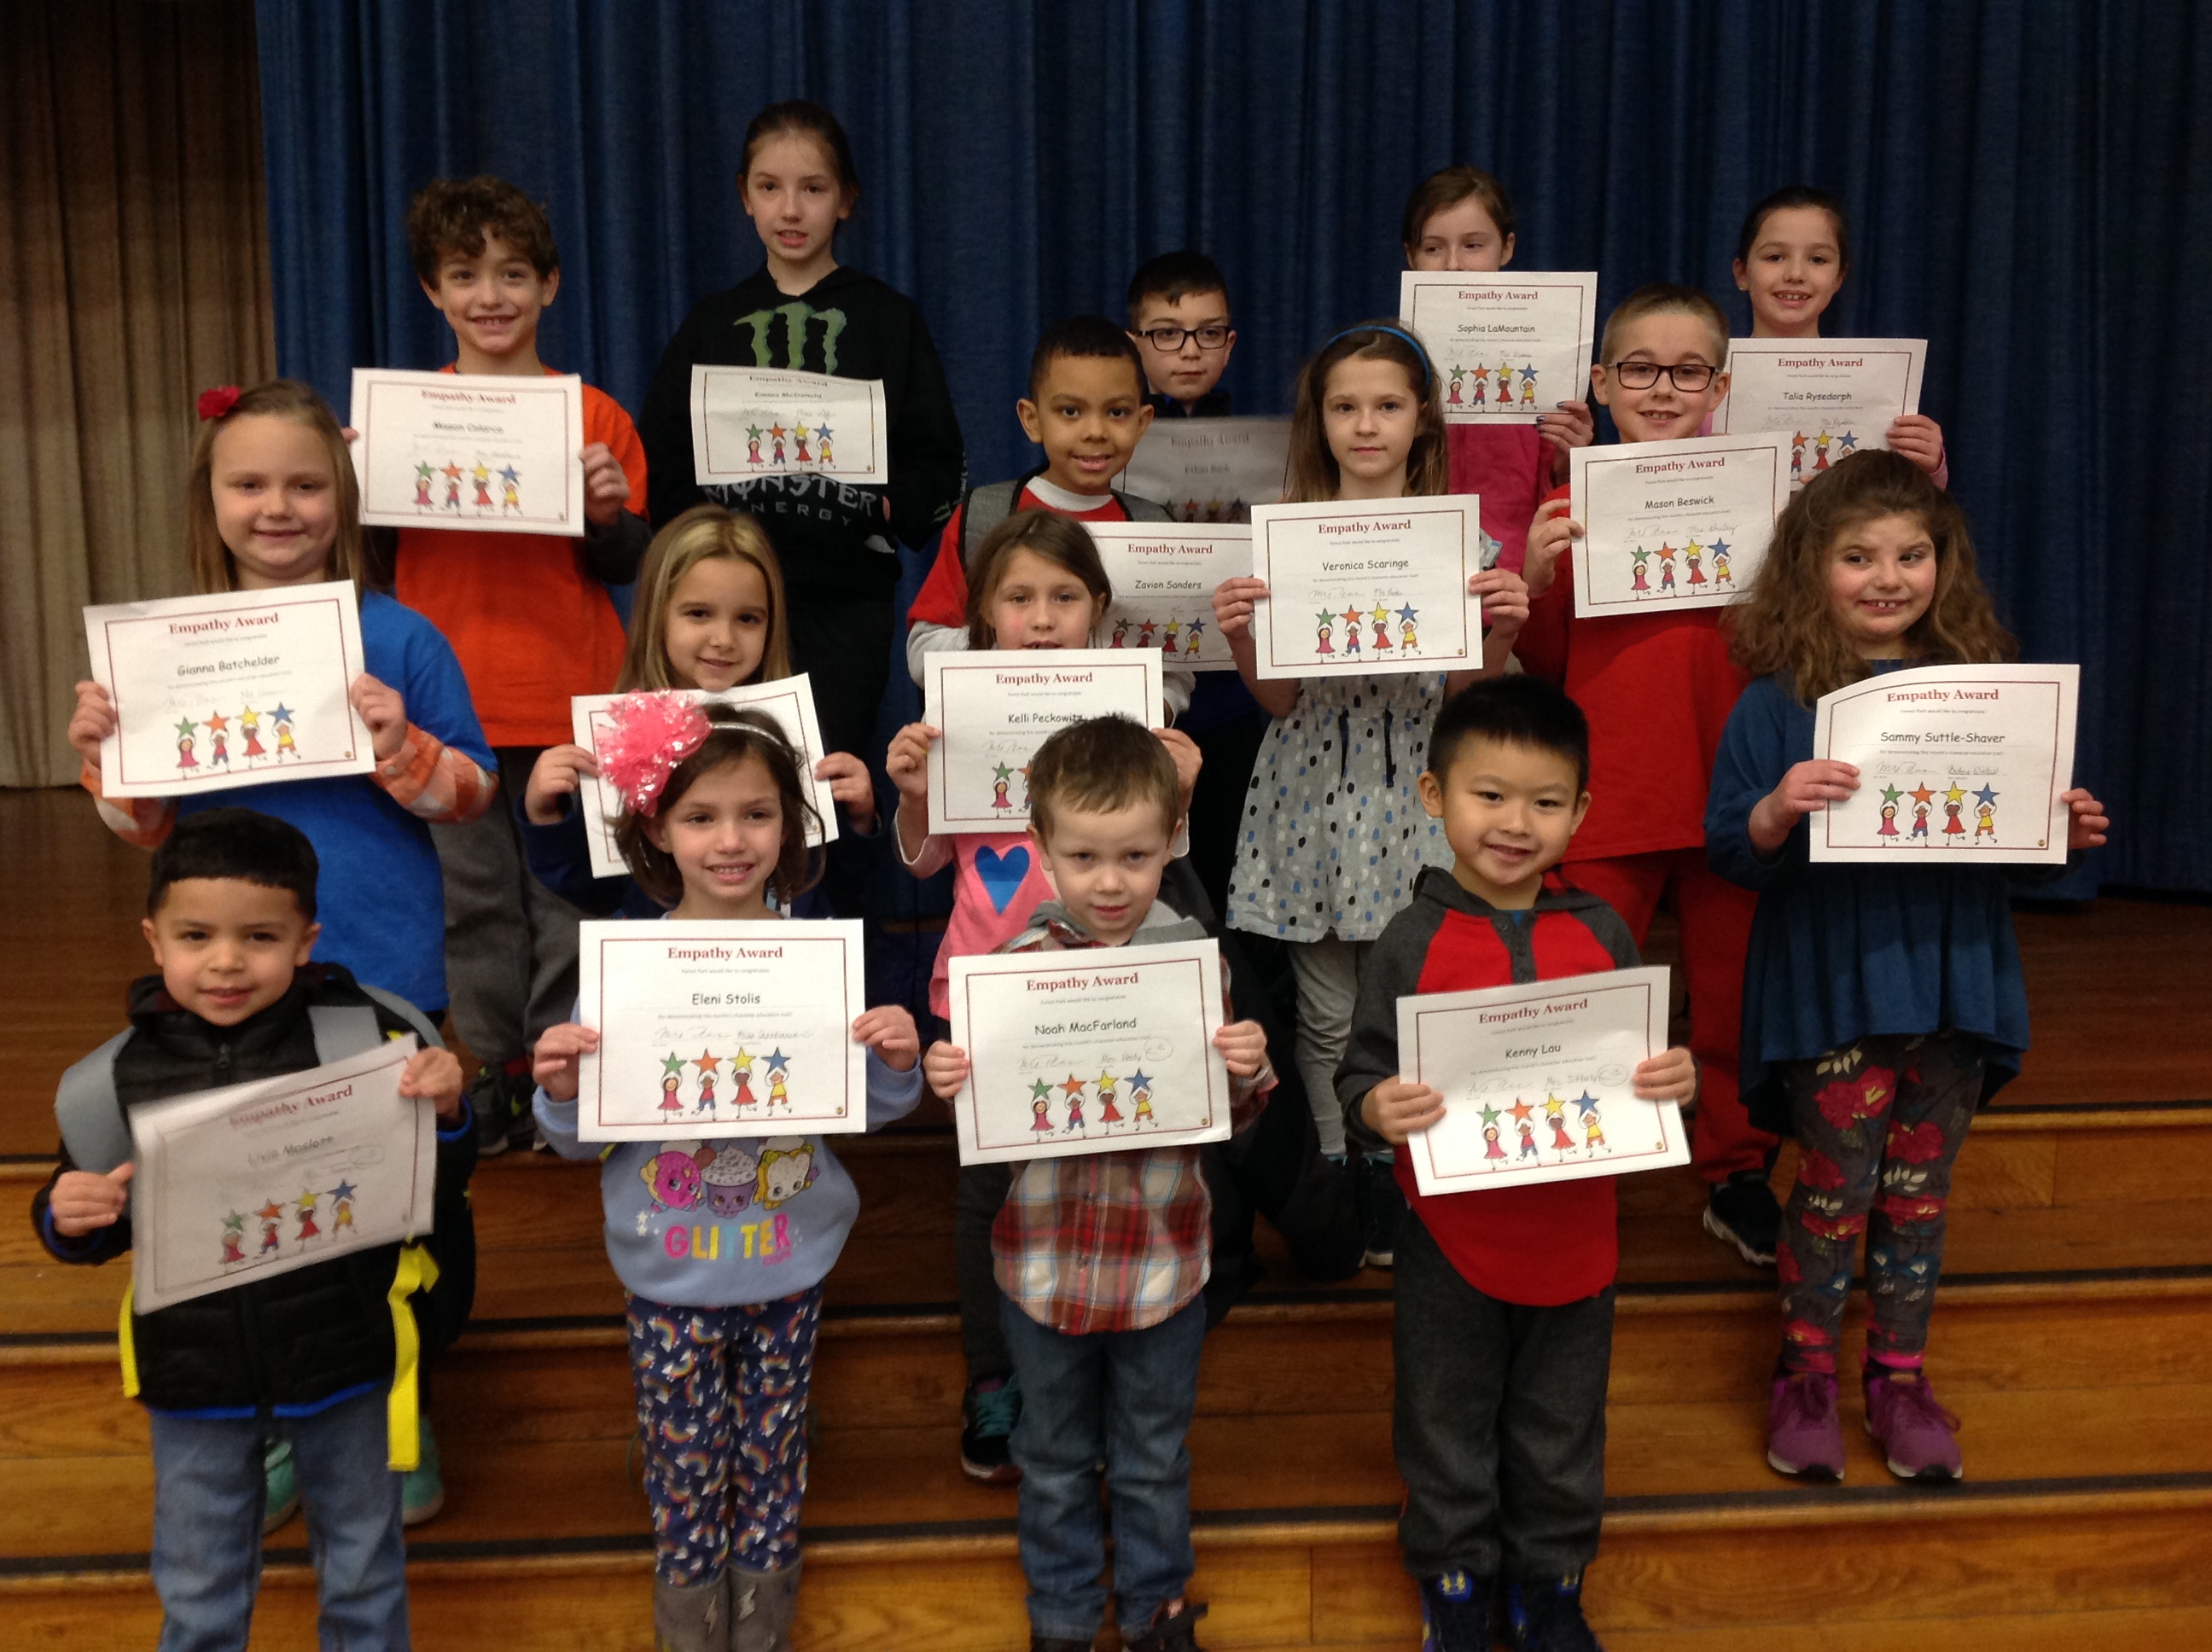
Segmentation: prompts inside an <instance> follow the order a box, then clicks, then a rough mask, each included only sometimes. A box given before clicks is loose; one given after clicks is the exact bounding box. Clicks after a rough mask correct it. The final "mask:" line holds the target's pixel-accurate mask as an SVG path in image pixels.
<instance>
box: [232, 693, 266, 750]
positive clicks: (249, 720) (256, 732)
mask: <svg viewBox="0 0 2212 1652" xmlns="http://www.w3.org/2000/svg"><path fill="white" fill-rule="evenodd" d="M238 726H239V729H240V732H242V733H243V734H244V735H245V736H246V756H247V758H248V759H252V758H254V757H265V756H268V755H269V754H268V753H267V752H266V751H264V750H263V749H262V746H261V714H260V713H259V712H258V711H256V710H254V709H253V708H252V707H251V706H248V707H247V708H246V709H245V710H244V711H241V712H240V713H239V714H238Z"/></svg>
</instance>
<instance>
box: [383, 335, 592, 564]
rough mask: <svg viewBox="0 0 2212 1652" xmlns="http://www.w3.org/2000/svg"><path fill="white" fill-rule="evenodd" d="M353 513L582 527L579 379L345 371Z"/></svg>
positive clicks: (428, 522) (510, 526) (535, 527)
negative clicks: (356, 508)
mask: <svg viewBox="0 0 2212 1652" xmlns="http://www.w3.org/2000/svg"><path fill="white" fill-rule="evenodd" d="M353 427H354V428H355V430H356V431H357V432H359V433H360V434H359V436H358V438H357V439H356V441H355V442H354V445H353V465H354V471H355V473H356V475H357V476H358V477H360V478H361V519H362V521H364V522H368V523H372V524H374V525H379V526H383V527H395V528H465V529H470V530H473V531H483V532H489V533H565V534H570V535H574V536H579V537H580V536H581V535H582V533H583V531H584V459H583V453H584V381H583V380H581V379H580V378H578V377H577V376H576V375H575V374H573V373H565V374H545V375H543V376H537V375H533V376H532V377H530V378H507V377H504V376H500V375H492V374H459V373H400V372H396V371H390V370H387V369H385V368H382V367H356V368H355V369H354V370H353Z"/></svg>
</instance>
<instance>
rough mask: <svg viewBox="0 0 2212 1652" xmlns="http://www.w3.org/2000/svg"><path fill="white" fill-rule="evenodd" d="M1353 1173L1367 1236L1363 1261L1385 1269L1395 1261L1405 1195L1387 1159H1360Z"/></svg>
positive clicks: (1404, 1216)
mask: <svg viewBox="0 0 2212 1652" xmlns="http://www.w3.org/2000/svg"><path fill="white" fill-rule="evenodd" d="M1354 1174H1356V1175H1358V1176H1359V1178H1360V1181H1359V1192H1360V1194H1361V1197H1362V1200H1363V1204H1362V1207H1361V1222H1362V1224H1363V1225H1364V1228H1365V1229H1366V1233H1367V1249H1366V1254H1365V1256H1364V1258H1363V1260H1364V1262H1365V1263H1366V1265H1367V1266H1369V1267H1389V1266H1392V1265H1394V1264H1395V1262H1396V1261H1397V1260H1398V1224H1399V1223H1401V1222H1402V1221H1403V1220H1405V1218H1406V1195H1405V1194H1404V1193H1402V1192H1401V1191H1400V1189H1399V1187H1398V1177H1397V1175H1396V1172H1395V1170H1394V1169H1393V1168H1392V1166H1391V1163H1390V1161H1389V1159H1386V1158H1370V1159H1366V1160H1364V1161H1363V1162H1362V1163H1361V1165H1360V1168H1359V1169H1358V1171H1356V1172H1355V1173H1354Z"/></svg>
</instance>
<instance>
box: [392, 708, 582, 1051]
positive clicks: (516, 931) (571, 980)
mask: <svg viewBox="0 0 2212 1652" xmlns="http://www.w3.org/2000/svg"><path fill="white" fill-rule="evenodd" d="M542 750H544V747H542V746H501V747H499V748H497V749H496V750H495V751H494V753H493V754H492V755H493V756H495V758H497V760H498V766H499V794H498V795H497V796H496V797H495V798H494V799H492V802H491V807H490V808H489V809H487V810H485V811H484V812H483V814H481V815H479V816H478V817H477V818H476V819H474V820H471V821H466V822H464V823H462V824H460V825H458V826H433V827H432V828H431V829H430V836H431V839H432V841H434V842H435V843H436V844H437V846H438V864H439V865H440V867H441V869H442V870H443V871H444V873H445V884H446V985H447V990H448V991H449V992H450V993H452V995H453V1029H454V1030H455V1031H456V1032H458V1033H459V1034H460V1036H461V1042H463V1043H465V1044H466V1045H467V1046H468V1047H469V1053H470V1054H472V1055H474V1056H475V1057H476V1058H477V1060H479V1061H481V1062H483V1064H484V1065H485V1066H489V1067H491V1068H493V1069H494V1070H496V1069H498V1068H499V1067H501V1066H504V1065H505V1064H506V1063H507V1062H509V1061H513V1060H520V1059H521V1058H522V1057H524V1056H526V1055H527V1054H530V1048H531V1046H532V1045H533V1044H535V1043H536V1042H538V1034H540V1033H542V1032H544V1030H545V1029H547V1028H548V1027H550V1026H554V1025H556V1024H557V1023H561V1022H563V1021H566V1020H567V1019H568V1016H569V1013H570V1011H571V1010H572V1009H573V1008H574V1005H575V1002H576V925H577V922H578V920H580V919H581V918H582V917H583V916H584V914H582V913H581V912H579V911H578V910H577V909H576V908H574V907H572V906H570V905H569V904H568V902H566V901H564V900H562V899H561V897H560V896H557V895H555V894H553V893H552V892H551V891H550V890H548V889H547V888H546V887H545V886H544V884H540V883H539V882H538V880H537V879H536V878H532V876H531V875H530V866H529V864H528V862H527V861H526V859H524V858H523V853H522V834H521V831H520V829H519V828H518V827H517V826H516V825H515V823H514V799H516V798H518V797H520V796H521V795H522V792H523V789H524V787H526V785H527V784H528V783H529V780H530V770H531V768H532V765H534V764H535V763H536V762H537V761H538V754H539V753H540V752H541V751H542Z"/></svg>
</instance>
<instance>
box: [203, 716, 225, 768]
mask: <svg viewBox="0 0 2212 1652" xmlns="http://www.w3.org/2000/svg"><path fill="white" fill-rule="evenodd" d="M207 726H208V745H209V750H208V765H209V767H210V768H213V767H214V766H215V765H216V763H221V764H222V766H223V767H224V768H229V767H230V734H229V729H230V719H229V718H228V717H226V716H224V715H223V714H222V713H221V712H219V711H215V712H210V713H209V714H208V720H207Z"/></svg>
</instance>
